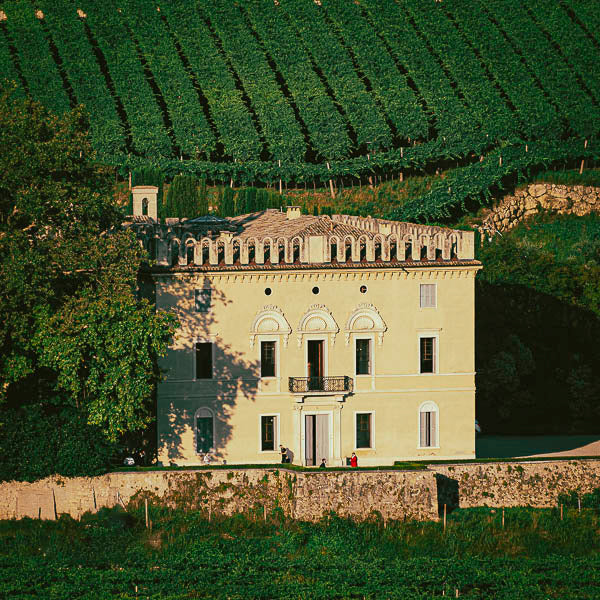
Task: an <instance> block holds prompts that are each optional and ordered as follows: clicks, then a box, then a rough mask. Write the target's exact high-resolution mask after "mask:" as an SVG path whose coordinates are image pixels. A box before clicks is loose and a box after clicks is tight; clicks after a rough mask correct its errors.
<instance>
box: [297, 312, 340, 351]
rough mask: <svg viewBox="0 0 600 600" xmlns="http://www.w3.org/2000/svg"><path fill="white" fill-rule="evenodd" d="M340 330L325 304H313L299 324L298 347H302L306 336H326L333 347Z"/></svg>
mask: <svg viewBox="0 0 600 600" xmlns="http://www.w3.org/2000/svg"><path fill="white" fill-rule="evenodd" d="M339 330H340V328H339V327H338V324H337V323H336V321H335V319H334V318H333V315H332V314H331V311H330V310H329V309H328V308H327V307H326V306H325V305H323V304H313V305H312V306H310V307H309V309H308V310H307V311H306V312H305V313H304V316H303V317H302V318H301V319H300V323H299V324H298V347H301V346H302V338H303V337H304V336H305V335H306V334H324V335H326V336H327V337H328V338H329V341H330V343H331V345H332V346H333V344H335V336H336V335H337V333H338V332H339Z"/></svg>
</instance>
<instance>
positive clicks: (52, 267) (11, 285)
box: [0, 92, 175, 477]
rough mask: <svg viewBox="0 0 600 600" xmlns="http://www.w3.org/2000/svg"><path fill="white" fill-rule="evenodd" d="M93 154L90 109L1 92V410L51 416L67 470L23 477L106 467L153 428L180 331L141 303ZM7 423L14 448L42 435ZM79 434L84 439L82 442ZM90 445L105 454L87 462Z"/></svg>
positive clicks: (129, 244)
mask: <svg viewBox="0 0 600 600" xmlns="http://www.w3.org/2000/svg"><path fill="white" fill-rule="evenodd" d="M91 158H93V154H92V150H91V148H90V146H89V140H88V137H87V132H86V120H85V117H84V115H83V112H82V111H81V109H76V110H74V111H73V112H71V113H66V114H65V115H64V116H63V117H60V118H58V117H56V116H54V115H52V114H50V113H48V112H47V111H46V110H45V109H43V108H42V107H41V106H40V105H38V104H35V103H32V102H30V101H14V100H12V99H11V98H10V95H9V93H8V92H0V169H1V171H2V172H3V173H4V176H3V179H2V181H1V182H0V314H2V315H3V318H2V319H1V320H0V402H4V407H3V413H4V414H6V415H19V414H29V413H31V414H43V415H47V416H48V424H49V427H50V428H52V427H56V428H57V429H58V430H62V431H63V432H64V435H60V436H59V435H58V433H56V436H55V437H52V435H54V432H53V434H52V435H50V434H48V440H50V439H52V440H54V442H55V443H56V447H55V448H53V451H52V452H51V453H49V454H48V456H50V457H52V456H53V457H56V464H49V463H48V462H47V459H46V458H45V457H44V456H43V455H42V454H41V453H40V452H41V451H40V452H31V455H30V456H29V458H28V459H27V460H29V461H30V463H31V464H30V465H29V466H28V467H23V468H20V469H19V470H18V471H17V472H15V473H13V476H15V477H16V476H30V474H31V473H36V474H41V473H43V472H44V469H45V468H48V469H51V470H55V469H57V468H65V469H66V471H68V472H74V471H79V472H81V471H82V470H84V468H85V465H86V464H87V465H89V466H90V468H92V467H93V468H95V466H94V465H97V464H99V463H103V464H106V457H107V456H108V453H109V450H110V447H111V446H112V445H113V444H114V443H116V442H117V441H122V440H123V437H124V436H125V435H129V434H130V433H131V432H134V431H139V430H141V429H144V428H146V427H147V426H148V424H149V423H150V421H151V406H152V398H153V390H154V386H155V384H156V382H157V381H158V380H159V379H160V376H161V375H160V372H159V370H158V367H157V359H158V357H159V356H160V355H162V354H163V353H164V352H165V350H166V347H167V344H168V341H169V339H170V337H171V335H172V333H173V330H174V323H175V322H174V319H173V317H172V316H168V315H166V314H163V313H155V312H154V309H153V307H151V306H150V304H149V303H148V302H147V301H146V300H142V299H139V298H138V293H137V288H138V281H137V277H138V271H139V267H140V265H141V262H142V260H144V259H145V256H144V255H143V253H142V251H141V249H140V248H139V245H138V244H137V242H136V240H135V238H134V236H133V234H132V233H131V232H128V231H122V230H121V229H120V223H121V211H120V210H119V208H118V206H117V205H116V203H115V200H114V193H113V187H112V185H113V184H112V182H113V177H114V176H113V174H112V173H111V172H110V171H108V170H107V169H105V168H98V167H97V166H96V165H95V164H94V163H93V162H92V160H90V159H91ZM109 231H110V234H108V232H109ZM34 407H36V408H35V410H34ZM36 410H37V411H38V412H37V413H36V412H35V411H36ZM40 411H41V412H40ZM1 423H2V425H0V428H4V427H9V428H11V429H10V431H11V432H12V433H11V435H12V438H11V439H12V440H13V443H14V445H15V446H18V445H19V444H22V445H23V446H24V447H28V444H29V442H28V440H29V439H30V438H31V439H35V438H36V437H37V436H36V432H37V431H39V427H38V428H37V429H33V430H32V431H27V430H25V429H23V428H22V427H20V426H17V425H16V424H10V425H8V424H6V423H5V422H4V418H3V419H2V420H1ZM24 423H27V424H29V425H31V427H32V428H33V422H32V420H31V419H29V418H25V419H24ZM85 423H87V424H88V425H89V426H90V430H89V432H87V433H86V432H85V427H84V426H83V425H82V424H85ZM71 428H73V430H74V431H75V432H77V431H81V432H82V433H81V435H79V434H75V435H74V439H73V440H72V441H70V440H69V439H68V436H67V435H66V434H67V432H68V431H70V429H71ZM2 431H3V434H4V430H2ZM99 431H100V432H101V433H102V435H103V436H104V439H105V442H103V443H102V444H95V443H93V440H94V439H95V438H96V437H97V434H98V432H99ZM8 432H9V430H8V429H7V435H8ZM18 435H22V436H23V439H21V440H20V441H19V440H18ZM16 436H17V437H16ZM90 446H92V447H95V448H97V453H96V454H94V453H93V452H92V453H91V455H90V456H89V457H88V458H84V457H81V458H80V459H79V463H77V462H76V457H77V453H78V452H79V451H81V452H85V451H86V449H89V447H90ZM77 447H79V448H80V450H77ZM6 451H8V450H6ZM110 451H112V450H110ZM14 452H15V453H18V452H19V451H18V450H14ZM69 457H70V458H69ZM86 461H88V462H86ZM71 463H72V464H71ZM70 465H71V466H70ZM15 468H16V467H15ZM4 476H8V474H7V471H6V470H5V471H4Z"/></svg>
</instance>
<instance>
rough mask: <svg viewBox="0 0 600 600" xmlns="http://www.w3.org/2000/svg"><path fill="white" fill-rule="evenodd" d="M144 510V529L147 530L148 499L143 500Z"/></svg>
mask: <svg viewBox="0 0 600 600" xmlns="http://www.w3.org/2000/svg"><path fill="white" fill-rule="evenodd" d="M144 509H145V513H146V529H148V498H144Z"/></svg>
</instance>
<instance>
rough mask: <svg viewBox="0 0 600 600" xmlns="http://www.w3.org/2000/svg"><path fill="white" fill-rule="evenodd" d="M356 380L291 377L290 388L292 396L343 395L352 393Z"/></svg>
mask: <svg viewBox="0 0 600 600" xmlns="http://www.w3.org/2000/svg"><path fill="white" fill-rule="evenodd" d="M353 385H354V380H353V379H352V377H348V376H346V375H344V376H341V377H290V379H289V388H290V392H291V393H292V394H313V393H317V394H341V393H349V392H351V391H352V389H353Z"/></svg>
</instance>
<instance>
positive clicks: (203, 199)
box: [198, 177, 208, 217]
mask: <svg viewBox="0 0 600 600" xmlns="http://www.w3.org/2000/svg"><path fill="white" fill-rule="evenodd" d="M207 214H208V190H207V189H206V177H202V178H201V179H200V185H199V186H198V216H199V217H201V216H203V215H207Z"/></svg>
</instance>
